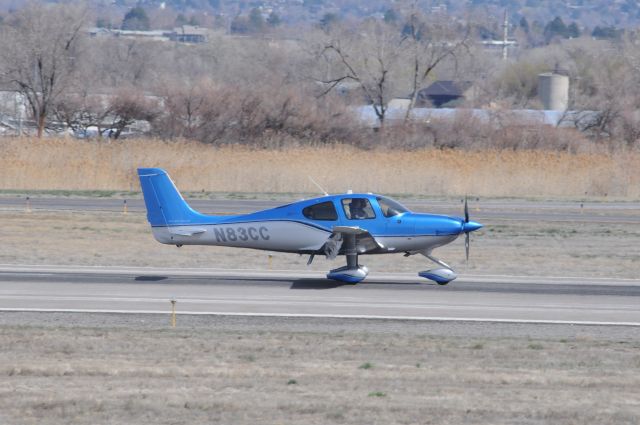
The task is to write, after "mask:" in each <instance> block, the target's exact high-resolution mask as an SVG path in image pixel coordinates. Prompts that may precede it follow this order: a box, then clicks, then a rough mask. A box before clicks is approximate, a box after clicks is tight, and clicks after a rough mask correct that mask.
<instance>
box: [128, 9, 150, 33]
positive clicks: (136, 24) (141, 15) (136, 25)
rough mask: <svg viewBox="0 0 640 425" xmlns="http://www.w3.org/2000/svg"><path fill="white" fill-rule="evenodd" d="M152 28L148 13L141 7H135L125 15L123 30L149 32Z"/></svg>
mask: <svg viewBox="0 0 640 425" xmlns="http://www.w3.org/2000/svg"><path fill="white" fill-rule="evenodd" d="M150 27H151V26H150V24H149V17H148V16H147V12H145V11H144V9H143V8H141V7H134V8H133V9H131V10H130V11H128V12H127V14H126V15H124V20H123V21H122V29H123V30H137V31H148V30H149V28H150Z"/></svg>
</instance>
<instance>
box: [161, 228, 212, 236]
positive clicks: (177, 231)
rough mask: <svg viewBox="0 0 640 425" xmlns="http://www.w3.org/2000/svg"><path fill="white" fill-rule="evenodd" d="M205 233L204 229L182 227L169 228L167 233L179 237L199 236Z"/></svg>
mask: <svg viewBox="0 0 640 425" xmlns="http://www.w3.org/2000/svg"><path fill="white" fill-rule="evenodd" d="M206 231H207V230H206V229H201V228H197V227H184V226H180V227H169V232H170V233H171V234H172V235H179V236H194V235H199V234H201V233H205V232H206Z"/></svg>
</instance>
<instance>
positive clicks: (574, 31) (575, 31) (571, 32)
mask: <svg viewBox="0 0 640 425" xmlns="http://www.w3.org/2000/svg"><path fill="white" fill-rule="evenodd" d="M566 36H567V37H570V38H578V37H580V28H578V24H576V23H575V22H572V23H571V25H569V26H568V27H567V33H566Z"/></svg>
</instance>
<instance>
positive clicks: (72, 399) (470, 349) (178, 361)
mask: <svg viewBox="0 0 640 425" xmlns="http://www.w3.org/2000/svg"><path fill="white" fill-rule="evenodd" d="M5 314H7V313H5ZM424 326H425V329H424V334H423V335H419V334H418V335H416V334H404V333H368V332H364V333H353V332H349V331H347V332H343V331H337V332H322V331H314V332H289V331H279V330H273V329H272V330H269V329H268V328H267V329H266V330H259V329H258V330H246V331H238V330H235V331H234V330H217V329H215V328H206V327H204V328H203V327H196V328H182V329H181V328H178V329H175V330H171V329H161V328H147V329H138V330H136V329H133V328H127V327H120V328H109V327H102V326H101V327H97V328H91V327H90V328H86V327H68V325H63V326H62V327H60V326H47V327H39V326H15V325H14V326H11V325H7V326H3V327H0V347H2V348H1V349H0V377H2V378H1V379H2V382H3V384H2V386H0V422H1V423H6V424H39V425H41V424H68V423H77V424H79V423H86V424H89V423H91V424H116V423H117V424H122V423H149V424H151V423H153V424H191V425H195V424H211V423H222V424H230V423H233V424H252V425H253V424H280V423H299V424H302V423H304V424H325V423H337V424H392V423H393V424H462V423H466V424H549V423H553V424H585V423H592V424H596V423H597V424H602V425H605V424H637V423H638V421H639V420H640V404H639V403H638V400H640V373H639V370H640V355H639V354H638V352H639V351H640V344H639V343H638V341H637V340H613V339H612V340H601V339H596V340H594V339H591V338H588V337H570V338H562V339H531V338H528V337H525V336H523V337H507V338H482V337H472V338H461V337H455V336H437V335H436V336H434V335H429V331H428V329H427V328H426V327H427V326H429V325H428V324H425V325H424ZM486 326H491V324H487V325H486Z"/></svg>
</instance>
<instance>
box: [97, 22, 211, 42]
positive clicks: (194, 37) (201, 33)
mask: <svg viewBox="0 0 640 425" xmlns="http://www.w3.org/2000/svg"><path fill="white" fill-rule="evenodd" d="M208 34H209V31H208V30H207V29H206V28H200V27H198V26H194V25H183V26H181V27H176V28H174V29H173V30H172V31H166V30H154V31H131V30H120V29H108V28H90V29H89V35H90V36H91V37H96V38H98V37H119V38H133V39H138V40H154V41H175V42H178V43H206V42H207V39H208Z"/></svg>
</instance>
